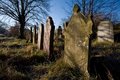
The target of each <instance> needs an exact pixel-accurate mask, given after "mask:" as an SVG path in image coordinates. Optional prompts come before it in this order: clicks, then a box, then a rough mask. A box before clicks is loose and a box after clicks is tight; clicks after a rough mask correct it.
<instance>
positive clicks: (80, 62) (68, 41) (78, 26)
mask: <svg viewBox="0 0 120 80" xmlns="http://www.w3.org/2000/svg"><path fill="white" fill-rule="evenodd" d="M91 33H92V20H91V18H90V16H89V17H88V18H86V17H85V16H84V15H83V14H82V13H81V12H80V8H79V6H78V5H77V4H76V5H75V6H74V8H73V15H72V17H71V18H70V21H69V23H68V25H67V27H65V31H64V36H65V48H64V51H65V52H64V61H65V62H66V63H67V64H69V66H71V67H73V68H74V67H77V68H79V69H80V71H81V72H83V76H84V79H83V80H89V73H88V44H89V36H90V34H91Z"/></svg>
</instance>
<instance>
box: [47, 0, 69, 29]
mask: <svg viewBox="0 0 120 80" xmlns="http://www.w3.org/2000/svg"><path fill="white" fill-rule="evenodd" d="M65 6H66V3H65V0H52V1H51V8H50V13H49V15H50V16H51V17H52V18H53V20H54V24H55V27H58V26H59V25H62V19H63V18H66V17H67V13H66V12H65V10H64V7H65Z"/></svg>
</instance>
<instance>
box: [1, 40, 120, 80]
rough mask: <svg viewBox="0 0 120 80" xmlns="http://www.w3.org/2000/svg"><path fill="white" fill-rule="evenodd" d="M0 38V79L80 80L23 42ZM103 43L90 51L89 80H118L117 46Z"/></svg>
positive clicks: (75, 72)
mask: <svg viewBox="0 0 120 80" xmlns="http://www.w3.org/2000/svg"><path fill="white" fill-rule="evenodd" d="M6 39H7V40H6ZM6 39H5V40H3V38H1V39H0V80H83V76H82V73H80V71H79V69H77V68H74V69H72V68H70V67H69V66H68V65H66V64H65V63H64V62H63V58H59V59H57V60H56V61H54V62H50V61H49V60H48V57H47V55H46V53H45V52H43V51H40V50H38V49H37V46H36V45H32V44H31V43H27V41H26V40H19V39H14V38H9V39H8V38H6ZM101 46H103V44H100V45H95V46H94V47H93V48H92V54H93V55H102V56H92V58H91V61H90V70H91V71H90V73H91V75H92V77H91V79H90V80H111V79H112V78H113V79H114V80H119V78H120V77H119V76H120V75H119V74H120V69H119V67H120V49H119V47H120V45H119V44H115V45H112V46H111V47H108V46H104V47H103V48H101Z"/></svg>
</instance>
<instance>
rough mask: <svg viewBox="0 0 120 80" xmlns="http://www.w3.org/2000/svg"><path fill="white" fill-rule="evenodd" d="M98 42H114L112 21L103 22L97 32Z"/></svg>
mask: <svg viewBox="0 0 120 80" xmlns="http://www.w3.org/2000/svg"><path fill="white" fill-rule="evenodd" d="M97 38H98V42H111V43H113V42H114V34H113V25H112V23H111V22H110V21H101V22H100V24H99V26H98V32H97Z"/></svg>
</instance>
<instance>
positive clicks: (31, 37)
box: [30, 27, 33, 43]
mask: <svg viewBox="0 0 120 80" xmlns="http://www.w3.org/2000/svg"><path fill="white" fill-rule="evenodd" d="M30 35H31V36H30V42H31V43H32V41H33V32H32V27H30Z"/></svg>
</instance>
